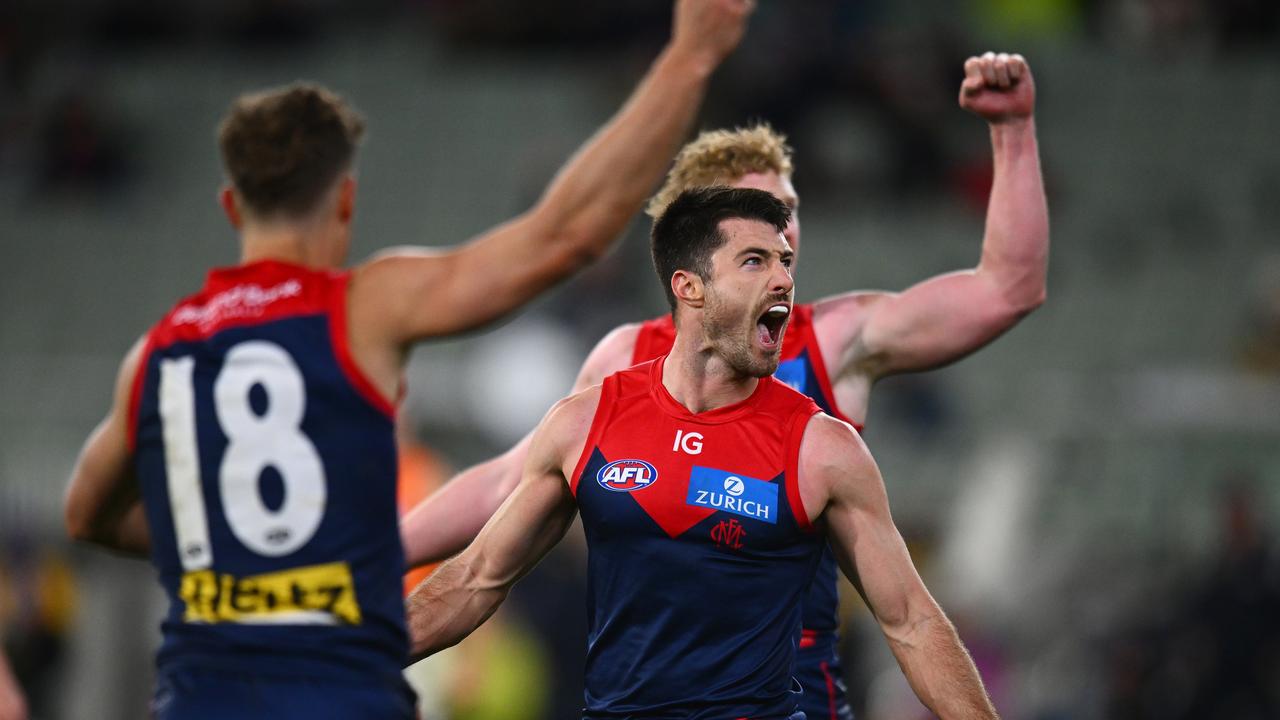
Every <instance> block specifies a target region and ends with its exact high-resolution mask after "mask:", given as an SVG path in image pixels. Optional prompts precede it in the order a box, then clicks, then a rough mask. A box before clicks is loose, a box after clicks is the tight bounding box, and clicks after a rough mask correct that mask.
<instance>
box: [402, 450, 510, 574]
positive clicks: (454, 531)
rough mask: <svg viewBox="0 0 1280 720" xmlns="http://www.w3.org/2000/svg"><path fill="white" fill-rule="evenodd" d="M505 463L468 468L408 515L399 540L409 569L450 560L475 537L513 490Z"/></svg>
mask: <svg viewBox="0 0 1280 720" xmlns="http://www.w3.org/2000/svg"><path fill="white" fill-rule="evenodd" d="M506 464H507V463H506V456H503V457H500V458H494V459H492V460H489V461H487V462H484V463H481V464H479V465H476V466H474V467H471V468H468V469H467V470H466V471H464V472H462V473H461V474H459V475H458V476H457V477H455V478H454V479H453V480H450V481H449V482H448V483H446V484H445V486H444V487H443V488H441V489H440V490H439V491H438V492H436V493H434V494H432V495H431V496H430V497H428V498H427V499H426V500H424V501H422V502H421V503H418V505H417V506H415V507H414V508H413V509H412V510H410V511H409V512H407V513H405V515H404V517H402V518H401V519H400V539H401V541H402V542H403V544H404V554H405V562H406V563H407V564H408V566H409V567H410V568H416V567H418V566H419V565H425V564H427V563H431V562H439V561H440V560H443V559H445V558H448V557H451V556H453V555H455V554H457V553H459V552H461V551H462V549H463V548H465V547H466V546H467V545H468V544H469V543H470V542H471V541H472V540H474V539H475V538H476V535H478V534H479V533H480V529H481V528H483V527H484V524H485V523H486V522H488V521H489V518H490V517H492V516H493V513H494V512H495V511H496V510H497V509H498V507H499V506H500V505H502V501H503V500H505V499H506V498H507V495H509V494H511V490H512V489H513V488H514V483H510V482H506V481H505V478H504V477H503V473H504V470H505V469H506V468H505V465H506ZM519 468H520V466H519V465H518V464H517V465H515V466H514V470H513V472H514V474H515V476H516V477H515V479H516V480H517V481H518V480H519Z"/></svg>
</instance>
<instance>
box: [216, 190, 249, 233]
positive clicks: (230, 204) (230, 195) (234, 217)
mask: <svg viewBox="0 0 1280 720" xmlns="http://www.w3.org/2000/svg"><path fill="white" fill-rule="evenodd" d="M218 204H219V205H221V206H222V212H224V213H226V214H227V219H228V220H230V221H231V227H233V228H235V229H236V230H239V229H240V225H242V224H243V223H244V218H243V217H242V216H241V214H240V204H239V201H238V200H237V199H236V191H235V188H233V187H231V185H229V184H228V185H223V186H222V190H221V191H220V192H219V193H218Z"/></svg>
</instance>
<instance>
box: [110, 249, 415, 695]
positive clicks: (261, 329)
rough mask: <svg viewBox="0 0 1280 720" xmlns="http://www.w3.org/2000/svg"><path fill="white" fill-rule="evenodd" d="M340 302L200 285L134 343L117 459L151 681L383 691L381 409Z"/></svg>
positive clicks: (388, 578) (317, 290)
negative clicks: (328, 685) (140, 583)
mask: <svg viewBox="0 0 1280 720" xmlns="http://www.w3.org/2000/svg"><path fill="white" fill-rule="evenodd" d="M346 285H347V275H346V274H344V273H340V272H325V271H316V270H311V269H307V268H304V267H301V266H296V265H291V264H287V263H282V262H275V261H263V262H257V263H251V264H248V265H244V266H240V267H235V268H227V269H221V270H214V271H212V272H211V273H210V274H209V278H208V281H207V283H206V286H205V288H204V289H203V290H202V291H200V292H199V293H197V294H195V295H193V296H191V297H189V298H187V299H185V300H183V301H182V302H180V303H178V304H177V305H176V306H175V307H174V309H173V310H171V311H170V312H169V313H168V314H167V315H166V316H165V318H164V319H163V320H162V321H161V322H160V323H158V324H157V325H156V326H155V327H154V328H153V329H152V330H151V332H150V333H149V335H148V338H147V342H146V350H145V353H144V355H143V359H142V362H141V363H140V366H139V371H138V375H137V377H136V378H135V380H134V387H133V396H132V402H131V404H130V415H131V422H130V431H131V435H130V442H131V444H132V446H133V448H134V457H135V461H136V469H137V475H138V479H139V481H140V484H141V487H142V492H143V498H144V502H145V505H146V512H147V521H148V523H149V527H150V531H151V544H152V550H151V560H152V562H153V564H154V565H155V566H156V568H157V570H158V573H159V579H160V581H161V583H162V585H163V586H164V589H165V591H166V592H167V593H168V595H169V598H170V603H171V606H170V610H169V614H168V616H167V617H166V619H165V621H164V624H163V634H164V642H163V646H162V648H161V650H160V654H159V658H158V661H157V664H158V666H159V669H160V670H161V672H162V673H163V672H165V671H170V670H181V669H190V668H197V669H201V670H214V671H226V672H236V673H251V674H253V675H255V676H258V677H295V678H296V677H305V678H309V679H312V680H315V679H328V678H332V679H333V680H334V681H335V682H341V683H352V682H361V681H367V680H372V681H373V682H375V683H379V684H387V687H389V688H396V683H397V682H398V678H399V674H400V669H401V667H402V666H403V664H404V662H405V660H406V658H407V652H408V650H407V637H406V633H405V627H404V612H403V605H402V603H401V594H400V587H401V586H400V583H401V572H402V570H403V564H404V561H403V551H402V549H401V546H400V541H399V534H398V531H397V523H396V501H395V482H396V447H395V440H394V434H393V417H392V415H393V413H394V409H393V407H392V406H391V404H390V403H389V402H387V401H386V400H385V399H382V398H381V397H380V396H379V395H378V393H377V391H376V390H374V389H373V386H372V385H371V384H370V383H369V382H368V381H367V380H366V379H365V378H364V377H363V376H362V375H361V373H360V371H359V370H358V369H357V368H356V366H355V364H354V363H353V361H352V359H351V357H350V354H349V351H348V348H347V345H346ZM396 691H397V692H399V688H396Z"/></svg>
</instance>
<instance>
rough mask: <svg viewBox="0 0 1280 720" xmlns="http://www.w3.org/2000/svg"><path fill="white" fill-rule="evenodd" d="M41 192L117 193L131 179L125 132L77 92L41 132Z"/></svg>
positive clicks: (62, 103)
mask: <svg viewBox="0 0 1280 720" xmlns="http://www.w3.org/2000/svg"><path fill="white" fill-rule="evenodd" d="M38 134H39V156H38V159H37V168H36V172H37V189H38V190H40V191H41V192H43V193H70V192H84V191H89V192H94V193H99V194H101V193H106V192H109V191H112V190H116V189H118V188H119V187H120V185H121V184H122V183H123V182H125V181H126V180H127V179H128V177H129V174H130V170H131V168H130V166H129V155H128V151H127V149H126V148H127V146H128V143H127V140H126V137H125V133H124V132H123V131H122V130H121V129H120V128H119V127H117V126H115V125H114V124H113V123H112V122H111V120H110V119H108V117H107V116H106V113H105V111H104V109H103V107H102V106H101V105H99V104H98V102H97V101H96V100H95V99H94V98H93V97H91V96H90V95H88V94H86V93H82V92H73V93H70V94H68V95H66V96H65V97H63V98H62V99H61V100H59V101H58V102H57V103H55V104H54V106H53V108H52V109H51V110H50V112H49V115H48V118H47V119H46V120H45V122H44V123H43V125H42V126H41V127H40V128H39V129H38Z"/></svg>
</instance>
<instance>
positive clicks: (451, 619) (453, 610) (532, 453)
mask: <svg viewBox="0 0 1280 720" xmlns="http://www.w3.org/2000/svg"><path fill="white" fill-rule="evenodd" d="M598 401H599V392H598V391H595V392H592V391H588V392H586V393H581V394H579V395H575V396H573V397H570V398H567V399H565V400H562V401H561V402H560V403H558V404H557V405H556V406H555V407H554V408H552V409H551V411H550V412H549V413H548V414H547V417H546V419H544V420H543V421H542V424H541V425H539V426H538V429H537V430H536V431H534V434H533V439H532V440H531V441H530V446H529V458H528V461H527V462H526V464H525V470H524V477H523V478H522V480H521V481H520V484H519V485H518V486H517V487H516V491H515V492H514V493H512V494H511V496H510V497H509V498H507V501H506V502H505V503H503V504H502V507H500V508H498V512H497V513H495V514H494V516H493V518H492V519H490V520H489V522H488V523H487V524H486V525H485V526H484V529H483V530H481V531H480V535H479V536H478V537H476V540H475V542H474V543H472V544H471V545H470V546H468V547H467V549H466V550H465V551H463V552H462V554H461V555H458V556H457V557H456V558H454V559H453V560H450V561H449V562H447V563H445V564H444V565H443V566H442V567H441V568H440V569H439V570H437V571H436V572H435V573H434V574H433V575H431V577H429V578H427V579H426V580H424V581H423V582H422V584H421V585H419V586H418V587H417V588H414V590H413V592H412V593H410V595H409V598H408V599H407V600H406V601H405V605H406V608H405V609H406V614H407V616H408V618H407V619H408V625H409V637H410V642H411V656H412V658H413V659H414V660H415V661H416V660H420V659H421V658H423V657H426V656H427V655H430V654H432V653H435V652H438V651H440V650H443V649H445V648H447V647H451V646H453V645H456V644H457V643H458V642H459V641H460V640H462V639H463V638H464V637H466V636H467V635H469V634H470V633H471V631H473V630H475V629H476V628H477V627H479V626H480V623H482V622H484V621H485V620H486V619H487V618H488V617H489V616H490V615H492V614H493V612H494V611H495V610H497V609H498V605H500V604H501V603H502V601H503V600H504V599H505V598H506V597H507V593H508V592H509V591H510V590H511V586H512V585H514V584H515V582H516V581H517V580H519V579H520V578H521V577H523V576H524V575H525V573H527V572H529V571H530V570H532V569H533V567H534V566H535V565H537V564H538V561H539V560H541V559H542V557H543V556H544V555H546V554H547V552H549V551H550V550H551V548H552V547H554V546H555V544H556V543H557V542H559V541H560V539H561V538H562V537H564V533H565V531H566V530H568V529H569V525H570V524H571V523H572V522H573V518H574V515H575V514H577V506H576V504H575V503H574V499H573V495H572V493H571V492H570V491H569V483H568V481H567V479H566V477H565V470H564V468H565V465H566V463H567V462H572V461H571V460H567V458H570V457H576V456H577V455H579V454H581V452H582V446H583V445H584V444H585V442H586V435H587V430H588V429H589V428H590V425H591V417H592V415H594V413H595V406H596V403H597V402H598Z"/></svg>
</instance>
